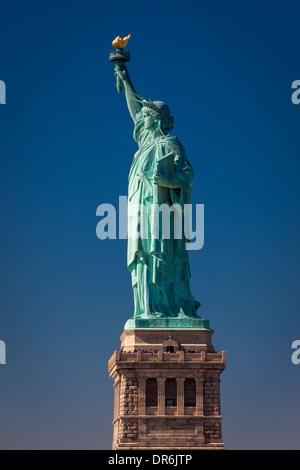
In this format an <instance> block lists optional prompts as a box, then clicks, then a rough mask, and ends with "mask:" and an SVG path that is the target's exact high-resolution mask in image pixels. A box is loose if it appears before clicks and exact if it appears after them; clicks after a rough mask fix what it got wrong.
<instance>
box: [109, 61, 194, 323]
mask: <svg viewBox="0 0 300 470" xmlns="http://www.w3.org/2000/svg"><path fill="white" fill-rule="evenodd" d="M115 74H116V76H117V80H118V82H119V86H121V87H122V88H124V89H125V94H126V100H127V105H128V110H129V113H130V115H131V117H132V119H133V122H134V133H133V137H134V139H135V141H136V142H137V144H138V150H137V152H136V154H135V155H134V158H133V162H132V165H131V169H130V173H129V185H128V205H129V206H131V207H135V205H136V206H137V207H138V206H139V207H140V206H141V205H142V206H144V207H145V208H146V210H145V211H139V213H138V212H137V211H132V210H130V209H129V210H128V233H129V236H128V254H127V264H128V269H129V271H130V272H131V276H132V288H133V294H134V318H135V319H157V318H179V317H180V318H181V319H182V318H186V317H189V318H191V317H192V318H195V319H196V318H197V319H199V317H198V315H197V314H196V311H197V309H198V308H199V306H200V304H199V302H197V301H196V300H195V299H194V297H193V295H192V293H191V289H190V276H191V274H190V266H189V259H188V252H187V250H186V242H187V239H186V237H185V234H184V231H183V230H182V232H181V236H180V237H179V236H175V215H176V211H177V215H178V211H179V212H180V217H181V218H183V216H184V208H185V204H190V201H191V196H192V188H193V180H194V172H193V169H192V166H191V164H190V163H189V161H188V159H187V157H186V154H185V150H184V148H183V146H182V144H181V143H180V141H179V140H178V138H177V137H174V136H171V135H170V134H169V132H170V131H171V130H172V129H173V124H174V119H173V117H172V116H171V115H170V110H169V107H168V106H167V104H165V103H164V102H162V101H152V100H151V99H149V100H146V99H144V98H143V97H142V96H140V95H138V94H137V93H136V91H135V89H134V86H133V84H132V81H131V79H130V76H129V73H128V69H127V67H126V65H125V64H124V63H121V62H116V65H115ZM122 88H121V89H122ZM162 162H164V163H162ZM164 168H169V169H170V170H169V171H168V170H166V171H164ZM158 203H159V204H160V205H162V204H164V205H167V206H168V207H169V208H172V207H175V208H176V209H175V210H171V211H170V217H169V225H170V226H169V236H168V237H166V238H165V237H164V236H163V233H162V230H161V227H160V228H159V232H158V236H155V237H154V236H153V227H154V225H155V224H156V223H157V212H156V211H154V209H153V205H155V204H156V205H157V204H158ZM137 218H138V220H137ZM143 219H144V220H143ZM146 219H147V220H146ZM145 222H147V223H145ZM138 224H139V225H140V226H145V227H147V236H144V237H130V231H131V230H130V228H131V227H133V226H136V225H138ZM177 235H178V234H177Z"/></svg>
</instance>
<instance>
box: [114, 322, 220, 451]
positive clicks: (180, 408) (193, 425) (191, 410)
mask: <svg viewBox="0 0 300 470" xmlns="http://www.w3.org/2000/svg"><path fill="white" fill-rule="evenodd" d="M130 321H131V322H132V320H130ZM137 321H138V322H139V321H140V320H135V323H134V324H133V323H130V325H131V326H133V325H135V326H136V328H132V329H130V330H129V329H126V330H125V331H124V332H123V334H122V336H121V350H120V351H115V352H114V354H113V356H112V357H111V359H110V360H109V366H108V368H109V374H110V377H112V378H113V379H114V389H115V402H114V421H113V425H114V438H113V449H116V450H121V449H124V450H134V449H136V450H138V449H140V450H147V449H148V450H152V449H157V450H158V449H161V450H164V449H165V450H168V449H169V450H171V449H185V450H188V449H190V450H201V449H225V445H224V443H223V439H222V426H221V421H222V415H221V396H220V374H221V373H222V372H223V370H224V369H225V367H226V352H225V351H220V352H218V351H216V350H215V349H214V346H213V344H212V336H213V331H212V330H211V329H208V328H191V327H189V328H186V329H179V328H174V327H171V326H172V323H171V325H170V324H169V327H167V326H165V327H161V328H159V327H157V328H142V327H141V324H140V323H137ZM137 325H138V326H137ZM142 325H144V323H143V324H142Z"/></svg>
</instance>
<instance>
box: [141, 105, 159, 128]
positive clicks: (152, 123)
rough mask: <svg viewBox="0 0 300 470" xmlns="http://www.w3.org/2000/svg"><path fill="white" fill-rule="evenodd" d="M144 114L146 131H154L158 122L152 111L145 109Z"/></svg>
mask: <svg viewBox="0 0 300 470" xmlns="http://www.w3.org/2000/svg"><path fill="white" fill-rule="evenodd" d="M142 113H143V119H144V126H145V129H147V130H148V131H149V130H151V129H153V130H154V129H155V128H156V127H157V120H156V119H155V117H154V116H153V114H152V112H151V110H150V109H149V111H148V110H147V109H143V111H142Z"/></svg>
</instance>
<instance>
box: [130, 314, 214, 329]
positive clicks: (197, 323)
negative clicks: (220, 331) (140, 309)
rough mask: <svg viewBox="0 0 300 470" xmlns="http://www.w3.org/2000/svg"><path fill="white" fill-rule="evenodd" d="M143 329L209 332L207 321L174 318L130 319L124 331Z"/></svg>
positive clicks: (191, 318)
mask: <svg viewBox="0 0 300 470" xmlns="http://www.w3.org/2000/svg"><path fill="white" fill-rule="evenodd" d="M140 328H141V329H144V328H155V329H156V328H159V329H162V328H163V329H168V330H170V329H171V330H173V329H174V330H182V329H199V330H209V331H210V327H209V320H205V319H203V318H200V317H198V318H193V317H185V316H183V317H174V318H171V317H169V318H156V317H150V318H130V319H129V320H128V321H127V322H126V324H125V327H124V330H125V331H126V330H135V329H140Z"/></svg>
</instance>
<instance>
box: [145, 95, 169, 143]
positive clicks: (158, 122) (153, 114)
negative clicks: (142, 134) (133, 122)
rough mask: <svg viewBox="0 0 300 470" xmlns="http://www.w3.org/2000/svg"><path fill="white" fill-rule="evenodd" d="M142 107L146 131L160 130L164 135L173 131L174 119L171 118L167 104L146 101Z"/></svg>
mask: <svg viewBox="0 0 300 470" xmlns="http://www.w3.org/2000/svg"><path fill="white" fill-rule="evenodd" d="M142 105H143V107H142V113H143V116H144V122H145V128H146V129H148V130H150V129H153V130H154V129H156V128H158V129H160V131H161V133H162V134H167V133H168V132H170V131H171V130H172V129H173V125H174V118H173V117H172V116H170V109H169V106H168V105H167V104H166V103H164V102H163V101H152V100H149V101H147V100H145V99H144V100H143V101H142Z"/></svg>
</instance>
